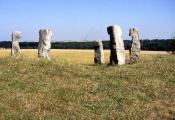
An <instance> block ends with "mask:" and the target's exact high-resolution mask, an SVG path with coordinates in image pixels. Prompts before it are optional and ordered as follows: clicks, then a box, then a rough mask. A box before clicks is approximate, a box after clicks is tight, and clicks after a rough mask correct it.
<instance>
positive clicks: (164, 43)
mask: <svg viewBox="0 0 175 120" xmlns="http://www.w3.org/2000/svg"><path fill="white" fill-rule="evenodd" d="M102 42H103V48H104V49H110V45H109V44H110V42H109V40H104V41H102ZM131 43H132V41H131V40H124V46H125V50H129V49H130V48H131ZM140 43H141V50H151V51H172V50H175V42H174V40H172V39H163V40H162V39H161V40H160V39H154V40H149V39H146V40H140ZM19 45H20V48H21V49H37V48H38V42H19ZM11 47H12V42H11V41H0V48H5V49H8V48H11ZM93 48H94V42H91V41H88V42H52V47H51V49H93Z"/></svg>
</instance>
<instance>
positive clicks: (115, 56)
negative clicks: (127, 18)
mask: <svg viewBox="0 0 175 120" xmlns="http://www.w3.org/2000/svg"><path fill="white" fill-rule="evenodd" d="M107 31H108V34H109V35H110V50H111V54H110V64H111V65H116V64H118V65H123V64H125V48H124V42H123V38H122V30H121V28H120V26H118V25H114V26H109V27H108V28H107Z"/></svg>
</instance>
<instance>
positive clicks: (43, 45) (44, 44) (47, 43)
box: [38, 29, 52, 59]
mask: <svg viewBox="0 0 175 120" xmlns="http://www.w3.org/2000/svg"><path fill="white" fill-rule="evenodd" d="M51 37H52V32H51V30H50V29H40V31H39V44H38V57H39V58H47V59H50V58H51V54H50V48H51Z"/></svg>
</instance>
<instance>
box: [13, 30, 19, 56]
mask: <svg viewBox="0 0 175 120" xmlns="http://www.w3.org/2000/svg"><path fill="white" fill-rule="evenodd" d="M20 38H21V33H20V32H19V31H14V32H13V33H12V49H11V55H12V56H17V55H19V54H20V47H19V42H18V39H20Z"/></svg>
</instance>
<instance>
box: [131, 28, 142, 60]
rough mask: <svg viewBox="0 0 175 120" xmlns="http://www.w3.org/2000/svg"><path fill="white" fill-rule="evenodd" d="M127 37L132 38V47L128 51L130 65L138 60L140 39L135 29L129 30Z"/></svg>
mask: <svg viewBox="0 0 175 120" xmlns="http://www.w3.org/2000/svg"><path fill="white" fill-rule="evenodd" d="M129 36H131V37H132V46H131V50H130V63H136V62H138V61H139V60H140V39H139V30H138V29H137V28H131V29H129Z"/></svg>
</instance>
